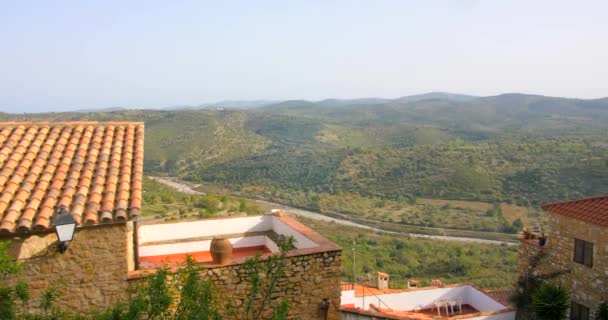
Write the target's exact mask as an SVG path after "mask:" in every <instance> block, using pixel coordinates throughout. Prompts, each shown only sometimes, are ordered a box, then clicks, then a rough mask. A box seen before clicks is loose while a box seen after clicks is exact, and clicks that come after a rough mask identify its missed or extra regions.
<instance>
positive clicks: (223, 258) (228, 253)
mask: <svg viewBox="0 0 608 320" xmlns="http://www.w3.org/2000/svg"><path fill="white" fill-rule="evenodd" d="M209 251H210V252H211V257H212V258H213V262H214V263H217V264H226V263H228V262H230V261H231V260H232V244H231V243H230V241H229V240H228V239H226V238H222V237H215V238H213V240H211V246H210V248H209Z"/></svg>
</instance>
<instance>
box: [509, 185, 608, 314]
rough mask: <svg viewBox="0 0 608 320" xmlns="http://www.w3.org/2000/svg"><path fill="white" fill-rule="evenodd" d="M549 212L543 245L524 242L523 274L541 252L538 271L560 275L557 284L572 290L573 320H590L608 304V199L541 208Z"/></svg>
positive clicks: (522, 245)
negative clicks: (601, 306)
mask: <svg viewBox="0 0 608 320" xmlns="http://www.w3.org/2000/svg"><path fill="white" fill-rule="evenodd" d="M542 208H543V209H544V210H545V211H547V212H549V213H550V215H549V226H548V228H549V230H548V231H547V239H546V243H545V244H544V245H541V244H540V242H539V240H537V239H525V238H522V239H521V243H520V247H519V265H518V269H519V271H520V272H524V271H526V269H527V268H529V265H530V261H532V259H533V258H534V257H536V256H538V254H539V253H540V252H543V254H542V255H544V256H545V257H544V258H542V259H541V260H540V263H539V265H538V271H539V272H542V273H559V274H561V275H560V276H559V277H558V278H557V280H556V281H558V282H559V283H560V284H561V285H563V286H565V287H567V288H568V289H569V290H570V292H571V293H570V298H571V306H570V314H571V318H572V319H582V320H586V319H591V318H592V317H593V314H594V312H595V310H596V308H597V307H598V305H599V304H600V303H602V302H605V301H608V196H598V197H592V198H585V199H580V200H574V201H566V202H558V203H552V204H547V205H544V206H542Z"/></svg>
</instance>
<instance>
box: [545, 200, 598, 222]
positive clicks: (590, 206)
mask: <svg viewBox="0 0 608 320" xmlns="http://www.w3.org/2000/svg"><path fill="white" fill-rule="evenodd" d="M542 208H543V210H545V211H549V212H552V213H557V214H561V215H564V216H568V217H571V218H575V219H579V220H583V221H586V222H590V223H594V224H598V225H601V226H604V227H608V195H604V196H597V197H591V198H584V199H578V200H573V201H566V202H556V203H550V204H546V205H544V206H542Z"/></svg>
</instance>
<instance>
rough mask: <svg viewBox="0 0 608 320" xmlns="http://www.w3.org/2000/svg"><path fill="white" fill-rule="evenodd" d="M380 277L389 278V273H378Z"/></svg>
mask: <svg viewBox="0 0 608 320" xmlns="http://www.w3.org/2000/svg"><path fill="white" fill-rule="evenodd" d="M378 275H379V276H382V277H389V275H388V273H386V272H380V271H378Z"/></svg>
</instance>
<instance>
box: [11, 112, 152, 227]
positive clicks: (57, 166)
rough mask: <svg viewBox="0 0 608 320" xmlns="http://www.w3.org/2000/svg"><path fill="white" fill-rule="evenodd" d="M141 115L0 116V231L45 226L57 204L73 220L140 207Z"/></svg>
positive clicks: (105, 217) (120, 215) (128, 213)
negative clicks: (54, 119) (38, 119)
mask: <svg viewBox="0 0 608 320" xmlns="http://www.w3.org/2000/svg"><path fill="white" fill-rule="evenodd" d="M143 140H144V126H143V123H134V122H108V123H102V122H99V123H97V122H71V123H70V122H68V123H14V122H12V123H0V232H2V233H13V232H30V231H32V230H47V229H48V228H49V227H50V220H51V218H52V216H53V214H54V212H55V211H56V210H57V209H58V208H59V207H61V206H65V207H66V208H68V210H71V212H72V214H73V215H74V217H75V219H76V220H77V222H78V223H79V224H96V223H100V222H113V221H124V220H127V219H130V218H133V217H135V216H137V215H139V213H140V211H141V189H142V176H143V173H142V171H143Z"/></svg>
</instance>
